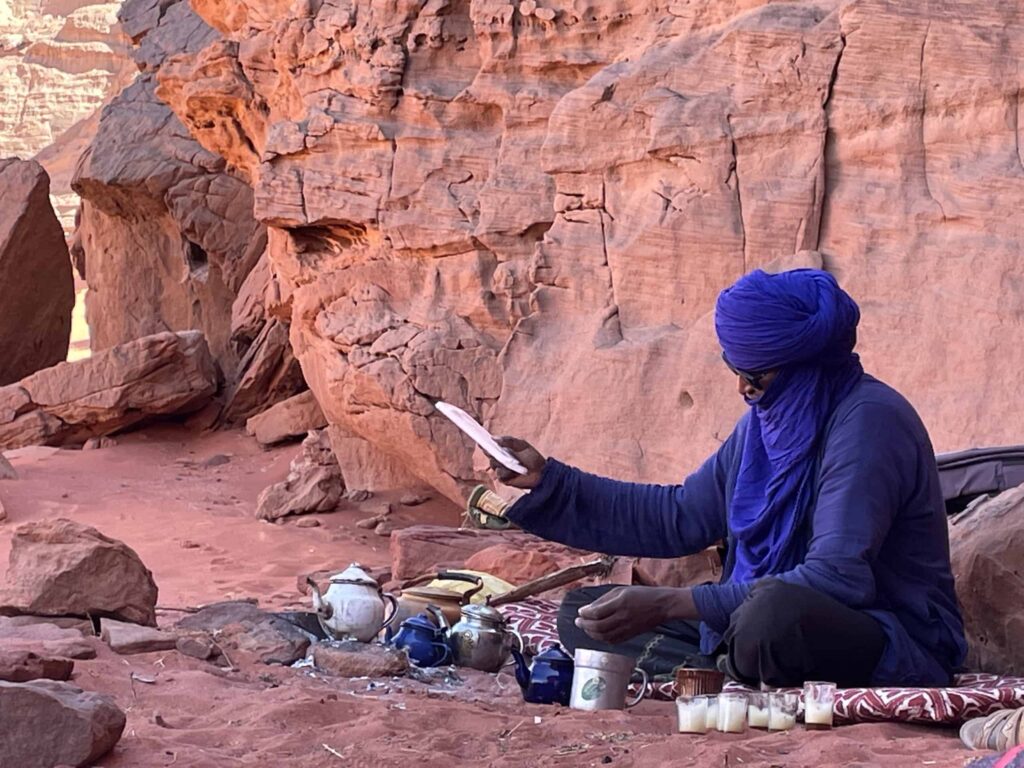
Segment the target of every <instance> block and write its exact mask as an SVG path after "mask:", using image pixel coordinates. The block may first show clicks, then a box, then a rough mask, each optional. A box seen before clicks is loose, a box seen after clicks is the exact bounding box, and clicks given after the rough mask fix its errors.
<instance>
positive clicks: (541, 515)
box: [507, 432, 736, 557]
mask: <svg viewBox="0 0 1024 768" xmlns="http://www.w3.org/2000/svg"><path fill="white" fill-rule="evenodd" d="M735 444H736V440H735V432H734V433H733V435H732V436H730V437H729V439H728V440H726V442H725V443H723V444H722V447H721V448H719V450H718V451H717V452H716V453H715V455H713V456H712V457H711V458H709V459H708V460H707V461H705V462H704V464H703V465H702V466H701V467H700V469H698V470H697V471H696V472H694V473H693V474H692V475H690V476H689V477H688V478H686V480H685V481H684V482H683V483H682V484H681V485H649V484H643V483H625V482H621V481H618V480H609V479H608V478H604V477H598V476H597V475H591V474H588V473H586V472H582V471H580V470H579V469H576V468H574V467H570V466H568V465H566V464H563V463H561V462H560V461H556V460H554V459H548V461H547V464H546V465H545V466H544V471H543V474H542V475H541V480H540V483H539V484H538V486H537V487H536V488H535V489H534V490H533V491H531V492H530V493H529V494H527V495H526V496H523V497H522V498H521V499H519V500H518V501H517V502H516V503H515V504H514V505H513V506H512V507H511V509H509V511H508V515H507V516H508V518H509V519H510V520H512V521H513V522H514V523H516V524H517V525H519V526H520V527H522V528H523V529H525V530H527V531H529V532H530V533H534V534H536V535H538V536H541V537H542V538H545V539H548V540H550V541H557V542H560V543H562V544H567V545H569V546H571V547H577V548H579V549H587V550H590V551H592V552H603V553H605V554H609V555H625V556H630V557H680V556H682V555H689V554H692V553H694V552H699V551H700V550H702V549H705V548H706V547H709V546H711V545H712V544H714V543H715V542H716V541H719V540H720V539H724V538H725V535H726V527H725V480H726V476H727V470H728V467H729V466H730V462H731V461H732V458H733V451H734V448H735Z"/></svg>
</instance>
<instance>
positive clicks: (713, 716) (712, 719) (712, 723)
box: [706, 696, 718, 731]
mask: <svg viewBox="0 0 1024 768" xmlns="http://www.w3.org/2000/svg"><path fill="white" fill-rule="evenodd" d="M706 724H707V730H709V731H715V730H718V697H717V696H708V714H707V719H706Z"/></svg>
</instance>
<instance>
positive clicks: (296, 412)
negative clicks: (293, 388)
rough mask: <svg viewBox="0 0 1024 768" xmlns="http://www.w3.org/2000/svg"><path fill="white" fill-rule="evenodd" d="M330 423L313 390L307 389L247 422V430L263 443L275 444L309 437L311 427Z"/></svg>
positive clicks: (324, 425)
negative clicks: (325, 417)
mask: <svg viewBox="0 0 1024 768" xmlns="http://www.w3.org/2000/svg"><path fill="white" fill-rule="evenodd" d="M326 426H327V420H326V419H324V412H323V411H322V410H320V404H319V403H317V401H316V397H315V396H314V395H313V393H312V392H310V391H309V390H306V391H305V392H301V393H300V394H298V395H295V396H294V397H290V398H288V399H287V400H282V401H281V402H279V403H277V404H276V405H273V406H271V407H270V408H268V409H267V410H265V411H263V413H260V414H257V415H256V416H252V417H251V418H250V419H249V420H248V421H247V422H245V431H246V432H248V433H249V434H250V435H252V436H253V437H255V438H256V442H258V443H259V444H260V445H274V444H275V443H283V442H284V441H286V440H292V439H294V438H297V437H305V436H306V435H307V434H308V433H309V431H310V430H313V429H323V428H324V427H326Z"/></svg>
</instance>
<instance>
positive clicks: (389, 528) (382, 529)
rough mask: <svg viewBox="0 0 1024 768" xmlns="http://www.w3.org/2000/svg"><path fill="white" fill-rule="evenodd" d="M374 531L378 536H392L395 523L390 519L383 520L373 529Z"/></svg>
mask: <svg viewBox="0 0 1024 768" xmlns="http://www.w3.org/2000/svg"><path fill="white" fill-rule="evenodd" d="M373 532H374V533H376V534H377V535H378V536H390V535H391V534H392V533H394V532H395V524H394V523H392V522H390V521H388V520H381V521H380V522H379V523H377V527H376V528H374V529H373Z"/></svg>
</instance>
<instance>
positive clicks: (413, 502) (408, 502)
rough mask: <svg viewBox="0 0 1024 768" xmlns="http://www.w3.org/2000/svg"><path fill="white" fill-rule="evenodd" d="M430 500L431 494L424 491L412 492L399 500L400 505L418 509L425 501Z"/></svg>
mask: <svg viewBox="0 0 1024 768" xmlns="http://www.w3.org/2000/svg"><path fill="white" fill-rule="evenodd" d="M429 500H430V494H429V493H425V492H423V491H410V492H409V493H406V494H403V496H402V498H400V499H399V500H398V503H399V504H401V505H402V506H404V507H418V506H419V505H420V504H422V503H423V502H425V501H429Z"/></svg>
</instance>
